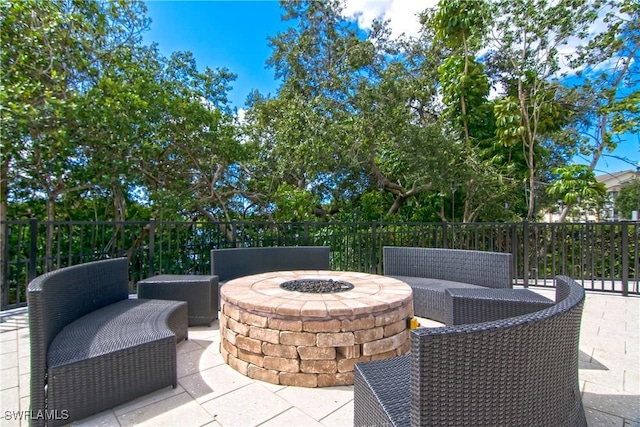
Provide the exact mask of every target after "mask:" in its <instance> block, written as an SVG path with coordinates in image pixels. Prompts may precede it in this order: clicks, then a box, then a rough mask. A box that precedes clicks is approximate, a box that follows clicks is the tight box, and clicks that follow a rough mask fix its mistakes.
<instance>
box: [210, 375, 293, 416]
mask: <svg viewBox="0 0 640 427" xmlns="http://www.w3.org/2000/svg"><path fill="white" fill-rule="evenodd" d="M292 406H293V405H291V404H290V403H289V402H287V401H286V400H284V399H282V398H280V397H279V396H278V395H277V394H274V393H271V392H270V391H269V390H267V389H266V388H264V387H262V385H260V384H258V383H256V382H254V383H251V384H249V385H247V386H246V387H242V388H240V389H237V390H235V391H233V392H231V393H227V394H225V395H222V396H220V397H218V398H216V399H213V400H209V401H207V402H205V403H203V404H202V407H203V408H204V409H206V410H207V412H209V414H211V415H212V416H213V417H214V418H215V419H216V421H218V422H219V423H220V424H221V425H222V426H224V427H234V426H238V427H242V426H257V425H259V424H262V423H264V422H266V421H268V420H270V419H272V418H274V417H276V416H278V415H279V414H282V413H283V412H285V411H286V410H288V409H290V408H291V407H292Z"/></svg>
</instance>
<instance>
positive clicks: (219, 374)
mask: <svg viewBox="0 0 640 427" xmlns="http://www.w3.org/2000/svg"><path fill="white" fill-rule="evenodd" d="M178 382H179V383H180V385H181V386H182V388H184V389H185V390H186V391H187V393H189V394H190V395H191V397H193V398H194V399H196V401H197V402H199V403H203V402H206V401H208V400H211V399H215V398H216V397H220V396H222V395H224V394H227V393H230V392H232V391H234V390H237V389H239V388H242V387H246V386H248V385H249V384H251V383H252V382H254V380H252V379H251V378H248V377H245V376H244V375H242V374H241V373H239V372H238V371H236V370H235V369H232V368H231V367H229V366H227V365H226V364H225V365H219V366H216V367H213V368H210V369H206V370H203V371H200V372H196V373H194V374H192V375H188V376H185V377H182V378H180V379H179V380H178Z"/></svg>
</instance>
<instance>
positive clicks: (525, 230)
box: [522, 220, 529, 288]
mask: <svg viewBox="0 0 640 427" xmlns="http://www.w3.org/2000/svg"><path fill="white" fill-rule="evenodd" d="M522 263H523V270H524V271H523V272H522V279H523V280H524V287H525V288H528V287H529V222H528V221H527V220H525V221H524V222H523V223H522Z"/></svg>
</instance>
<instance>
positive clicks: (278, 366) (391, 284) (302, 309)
mask: <svg viewBox="0 0 640 427" xmlns="http://www.w3.org/2000/svg"><path fill="white" fill-rule="evenodd" d="M221 303H222V309H221V316H220V352H221V354H222V356H223V358H224V360H225V362H226V363H227V364H229V365H230V366H231V367H233V368H234V369H236V370H237V371H239V372H241V373H242V374H244V375H246V376H248V377H251V378H254V379H257V380H262V381H267V382H270V383H274V384H282V385H295V386H302V387H324V386H336V385H348V384H353V366H354V364H355V363H358V362H365V361H369V360H377V359H386V358H390V357H395V356H399V355H401V354H404V353H406V352H408V351H409V347H410V342H409V331H408V329H407V317H409V316H412V315H413V302H412V291H411V288H410V287H409V286H408V285H407V284H405V283H404V282H401V281H399V280H396V279H393V278H390V277H385V276H378V275H373V274H365V273H356V272H343V271H279V272H273V273H263V274H256V275H253V276H246V277H242V278H238V279H235V280H231V281H229V282H227V283H226V284H225V285H224V286H222V288H221Z"/></svg>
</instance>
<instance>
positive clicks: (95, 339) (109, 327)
mask: <svg viewBox="0 0 640 427" xmlns="http://www.w3.org/2000/svg"><path fill="white" fill-rule="evenodd" d="M177 307H183V310H184V311H185V312H186V303H183V302H181V303H179V302H176V301H161V300H136V299H127V300H122V301H119V302H117V303H115V304H111V305H108V306H106V307H103V308H101V309H99V310H96V311H93V312H91V313H89V314H87V315H85V316H83V317H81V318H80V319H78V320H76V321H75V322H72V323H71V324H69V325H67V326H66V327H65V328H64V329H63V330H62V331H60V333H59V334H58V335H56V337H55V338H54V340H53V342H52V343H51V345H50V346H49V352H48V354H47V365H48V367H49V369H51V368H55V367H58V366H63V365H68V364H72V363H75V362H78V361H82V360H85V359H88V358H92V357H99V356H102V355H105V354H108V353H113V352H114V351H118V350H124V349H127V348H132V347H136V346H139V345H142V344H145V343H149V342H152V341H156V340H162V339H165V338H167V337H172V336H177V341H180V340H182V339H184V338H186V334H187V331H186V330H184V331H183V330H182V329H186V323H185V324H184V325H181V324H180V325H179V328H176V327H175V326H172V325H171V319H170V317H171V315H172V314H173V311H174V310H175V309H176V308H177ZM185 317H186V316H185ZM179 323H183V322H179ZM172 327H173V329H179V330H172V329H171V328H172Z"/></svg>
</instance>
